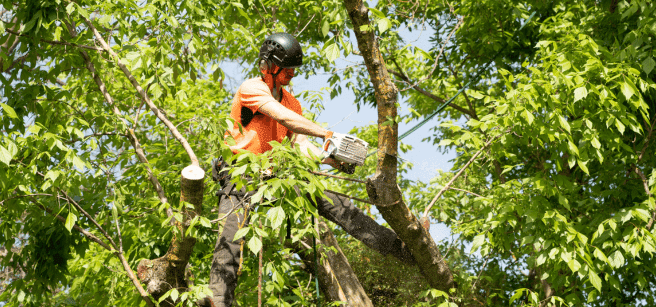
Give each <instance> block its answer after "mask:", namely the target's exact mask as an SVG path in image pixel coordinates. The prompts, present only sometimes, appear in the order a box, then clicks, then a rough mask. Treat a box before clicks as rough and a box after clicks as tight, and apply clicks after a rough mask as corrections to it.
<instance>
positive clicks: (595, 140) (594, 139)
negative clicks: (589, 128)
mask: <svg viewBox="0 0 656 307" xmlns="http://www.w3.org/2000/svg"><path fill="white" fill-rule="evenodd" d="M590 143H591V144H592V147H594V148H597V149H600V148H601V143H600V142H599V139H598V138H597V136H593V137H592V140H591V141H590Z"/></svg>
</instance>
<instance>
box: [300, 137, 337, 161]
mask: <svg viewBox="0 0 656 307" xmlns="http://www.w3.org/2000/svg"><path fill="white" fill-rule="evenodd" d="M294 146H298V147H299V149H300V150H301V152H302V153H303V154H305V156H307V157H310V155H309V154H308V150H309V151H311V152H312V153H313V154H314V155H315V156H321V154H322V152H323V151H322V150H321V149H319V148H317V146H314V144H312V142H310V140H309V139H308V137H307V136H305V135H303V134H296V135H295V141H294ZM321 163H323V164H328V165H330V166H332V167H334V168H337V166H338V164H339V163H338V162H337V161H335V160H334V159H333V158H330V157H327V158H325V159H324V160H323V161H321Z"/></svg>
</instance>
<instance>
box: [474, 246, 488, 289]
mask: <svg viewBox="0 0 656 307" xmlns="http://www.w3.org/2000/svg"><path fill="white" fill-rule="evenodd" d="M489 260H490V254H488V255H487V257H485V263H483V267H481V271H480V272H478V276H476V280H475V281H474V284H473V285H472V291H475V290H476V283H478V281H479V279H480V278H481V274H483V270H485V266H487V262H488V261H489Z"/></svg>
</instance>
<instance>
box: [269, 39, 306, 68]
mask: <svg viewBox="0 0 656 307" xmlns="http://www.w3.org/2000/svg"><path fill="white" fill-rule="evenodd" d="M260 60H268V61H272V62H273V64H276V65H277V66H278V67H281V68H296V67H299V66H301V65H302V64H303V49H301V45H300V44H299V43H298V41H297V40H296V38H294V37H293V36H292V35H290V34H287V33H274V34H271V35H269V37H267V38H266V40H264V43H263V44H262V47H261V48H260Z"/></svg>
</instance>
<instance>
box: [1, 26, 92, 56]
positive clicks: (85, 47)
mask: <svg viewBox="0 0 656 307" xmlns="http://www.w3.org/2000/svg"><path fill="white" fill-rule="evenodd" d="M5 31H7V32H9V33H11V34H14V35H16V36H22V37H31V36H29V35H25V34H20V33H18V32H15V31H12V30H10V29H5ZM40 41H42V42H44V43H48V44H52V45H64V46H71V47H78V48H83V49H89V50H96V51H103V49H102V48H99V47H93V46H86V45H78V44H74V43H69V42H62V41H50V40H45V39H41V40H40Z"/></svg>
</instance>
